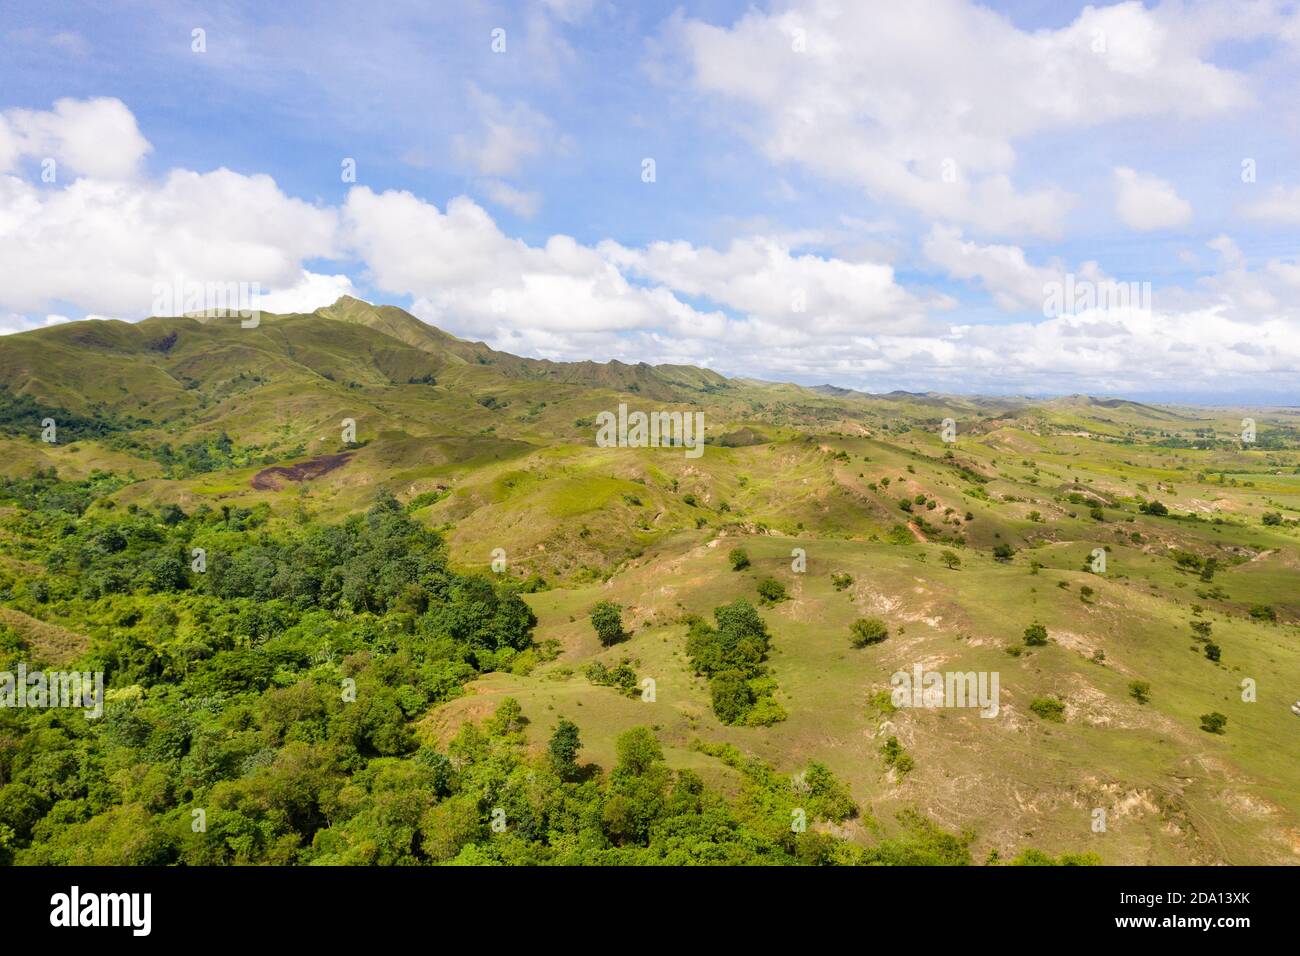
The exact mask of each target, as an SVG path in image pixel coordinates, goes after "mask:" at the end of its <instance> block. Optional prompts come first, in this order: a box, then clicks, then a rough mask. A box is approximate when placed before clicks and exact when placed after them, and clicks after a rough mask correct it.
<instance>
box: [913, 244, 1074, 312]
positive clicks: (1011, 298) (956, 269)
mask: <svg viewBox="0 0 1300 956" xmlns="http://www.w3.org/2000/svg"><path fill="white" fill-rule="evenodd" d="M921 247H922V250H923V251H924V252H925V255H926V257H927V258H928V259H929V260H930V261H931V262H933V263H934V264H935V265H937V266H939V267H941V268H942V269H943V270H944V271H945V272H947V273H948V275H950V276H952V277H953V278H955V279H962V280H964V281H971V280H975V281H978V282H979V284H980V285H981V286H983V288H984V289H985V290H986V291H987V292H988V293H989V295H991V296H992V297H993V301H994V302H995V303H996V304H997V305H998V307H999V308H1001V309H1005V310H1006V311H1008V312H1016V311H1022V310H1026V309H1039V308H1042V305H1043V300H1044V298H1045V296H1046V286H1047V284H1048V283H1050V282H1059V281H1061V280H1063V279H1064V276H1065V270H1064V269H1063V268H1062V267H1061V266H1060V264H1059V263H1054V264H1053V265H1051V266H1034V265H1031V264H1030V263H1029V261H1028V260H1027V259H1026V258H1025V252H1024V250H1023V249H1021V248H1020V247H1019V246H1004V245H981V244H979V243H977V242H973V241H971V240H968V239H963V238H962V233H961V230H960V229H958V228H956V227H955V226H942V225H936V226H934V227H933V228H931V230H930V234H929V235H928V236H926V238H925V240H924V241H923V242H922V244H921Z"/></svg>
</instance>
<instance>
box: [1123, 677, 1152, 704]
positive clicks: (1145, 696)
mask: <svg viewBox="0 0 1300 956" xmlns="http://www.w3.org/2000/svg"><path fill="white" fill-rule="evenodd" d="M1128 692H1129V696H1130V697H1132V698H1133V699H1134V700H1135V701H1137V702H1138V703H1139V704H1145V703H1148V702H1149V701H1150V700H1151V685H1150V684H1148V683H1147V682H1146V681H1144V680H1135V681H1133V682H1132V683H1130V684H1129V685H1128Z"/></svg>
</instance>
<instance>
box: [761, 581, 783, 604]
mask: <svg viewBox="0 0 1300 956" xmlns="http://www.w3.org/2000/svg"><path fill="white" fill-rule="evenodd" d="M758 596H759V598H760V599H761V600H762V602H763V603H764V604H779V603H781V602H782V601H784V600H786V593H785V585H784V584H782V583H781V582H780V581H778V580H777V579H776V578H764V579H763V580H761V581H759V582H758Z"/></svg>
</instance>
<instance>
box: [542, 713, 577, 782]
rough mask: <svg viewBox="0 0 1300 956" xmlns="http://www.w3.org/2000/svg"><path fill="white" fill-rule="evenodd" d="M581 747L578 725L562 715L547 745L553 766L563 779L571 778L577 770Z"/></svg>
mask: <svg viewBox="0 0 1300 956" xmlns="http://www.w3.org/2000/svg"><path fill="white" fill-rule="evenodd" d="M581 749H582V741H581V739H580V738H579V737H578V725H577V724H575V723H574V722H573V721H571V720H568V719H566V718H564V717H561V718H560V719H559V720H558V721H557V722H556V724H555V731H554V732H553V733H552V734H551V742H550V745H549V746H548V747H547V754H548V755H549V757H550V761H551V767H552V768H553V769H554V770H555V772H556V773H557V774H559V777H560V779H561V780H570V779H572V778H573V775H574V774H575V773H576V772H577V769H578V751H579V750H581Z"/></svg>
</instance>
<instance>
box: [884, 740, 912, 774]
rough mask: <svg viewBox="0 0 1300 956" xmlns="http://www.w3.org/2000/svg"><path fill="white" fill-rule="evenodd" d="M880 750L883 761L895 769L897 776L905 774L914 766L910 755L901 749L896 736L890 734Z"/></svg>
mask: <svg viewBox="0 0 1300 956" xmlns="http://www.w3.org/2000/svg"><path fill="white" fill-rule="evenodd" d="M880 752H881V754H883V755H884V758H885V763H886V764H888V765H889V766H891V767H893V768H894V769H895V770H897V771H898V773H899V776H902V775H903V774H906V773H907V772H908V771H909V770H911V769H912V768H913V767H914V766H915V763H914V762H913V760H912V757H911V755H910V754H908V752H907V751H906V750H904V749H903V745H902V744H900V743H899V742H898V738H897V737H894V736H890V737H889V738H888V739H887V740H886V741H885V744H884V746H883V747H881V748H880Z"/></svg>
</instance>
